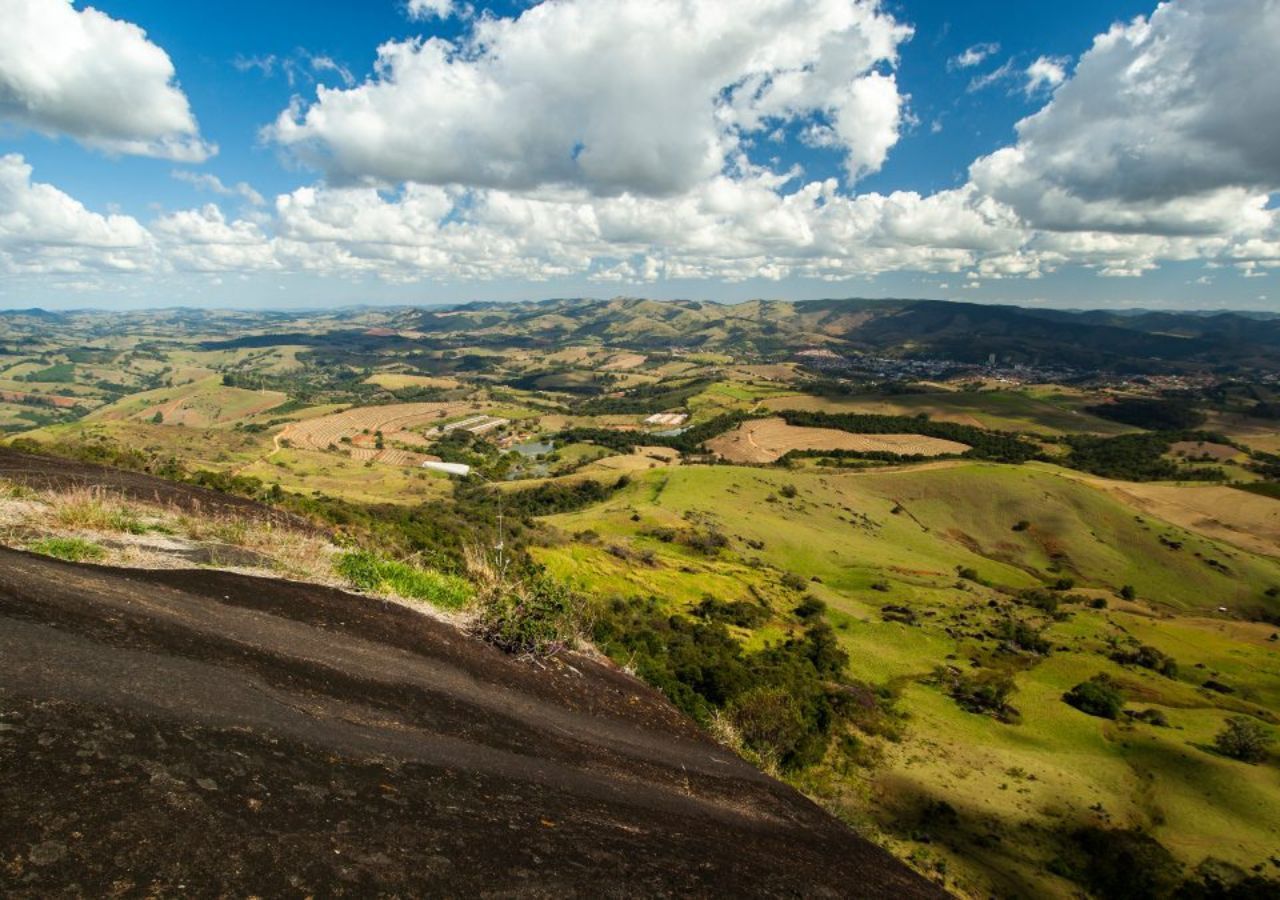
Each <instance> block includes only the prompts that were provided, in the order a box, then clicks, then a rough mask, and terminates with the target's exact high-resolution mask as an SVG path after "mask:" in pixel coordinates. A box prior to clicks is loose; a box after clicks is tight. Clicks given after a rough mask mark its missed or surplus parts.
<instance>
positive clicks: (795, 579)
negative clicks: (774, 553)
mask: <svg viewBox="0 0 1280 900" xmlns="http://www.w3.org/2000/svg"><path fill="white" fill-rule="evenodd" d="M781 581H782V586H783V587H785V588H790V589H791V590H793V591H803V590H804V589H805V588H806V587H808V586H809V582H807V581H805V580H804V577H803V576H801V575H797V574H796V573H795V572H783V573H782V579H781Z"/></svg>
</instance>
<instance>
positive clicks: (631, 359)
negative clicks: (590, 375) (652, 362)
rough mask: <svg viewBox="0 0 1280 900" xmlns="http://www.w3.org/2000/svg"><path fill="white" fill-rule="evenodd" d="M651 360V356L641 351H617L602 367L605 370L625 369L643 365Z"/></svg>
mask: <svg viewBox="0 0 1280 900" xmlns="http://www.w3.org/2000/svg"><path fill="white" fill-rule="evenodd" d="M648 361H649V357H647V356H645V355H643V354H640V353H616V354H614V355H613V356H611V357H609V358H608V359H607V360H605V361H604V363H602V364H601V366H600V368H601V369H604V370H605V371H615V372H616V371H625V370H627V369H634V368H637V367H639V366H643V365H644V364H645V363H646V362H648Z"/></svg>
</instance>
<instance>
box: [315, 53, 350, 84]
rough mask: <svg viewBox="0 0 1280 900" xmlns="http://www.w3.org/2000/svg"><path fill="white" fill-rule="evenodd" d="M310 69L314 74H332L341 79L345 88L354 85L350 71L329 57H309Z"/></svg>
mask: <svg viewBox="0 0 1280 900" xmlns="http://www.w3.org/2000/svg"><path fill="white" fill-rule="evenodd" d="M309 59H310V62H311V68H312V70H313V71H316V72H332V73H334V74H335V75H337V76H338V77H339V78H340V79H342V83H343V84H345V85H346V86H347V87H351V86H352V85H354V84H355V83H356V77H355V76H354V75H352V74H351V70H350V69H348V68H347V67H346V66H344V65H343V64H342V63H340V62H337V61H335V60H334V59H333V58H332V57H330V56H311V57H309Z"/></svg>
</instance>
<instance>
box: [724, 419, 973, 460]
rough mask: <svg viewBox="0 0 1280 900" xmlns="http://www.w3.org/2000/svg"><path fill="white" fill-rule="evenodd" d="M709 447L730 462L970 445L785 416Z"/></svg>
mask: <svg viewBox="0 0 1280 900" xmlns="http://www.w3.org/2000/svg"><path fill="white" fill-rule="evenodd" d="M707 448H708V449H709V450H711V451H712V452H714V453H716V454H718V455H720V456H722V457H723V458H725V459H727V460H729V461H730V462H740V463H770V462H774V461H776V460H778V459H780V458H781V457H782V456H784V455H785V454H786V453H787V452H788V451H790V450H856V451H859V452H863V453H898V454H902V455H904V456H943V455H945V454H948V453H964V452H965V451H966V450H968V449H969V447H968V445H967V444H961V443H957V442H956V441H946V440H942V439H941V438H931V437H924V436H923V435H919V434H850V433H849V432H847V431H837V430H835V429H832V428H801V427H797V426H794V425H788V424H787V423H786V422H784V421H783V420H782V419H755V420H753V421H750V422H745V423H743V424H742V425H740V426H739V427H738V428H736V429H734V430H733V431H730V432H728V433H727V434H722V435H720V436H719V437H717V438H713V439H712V440H710V441H707Z"/></svg>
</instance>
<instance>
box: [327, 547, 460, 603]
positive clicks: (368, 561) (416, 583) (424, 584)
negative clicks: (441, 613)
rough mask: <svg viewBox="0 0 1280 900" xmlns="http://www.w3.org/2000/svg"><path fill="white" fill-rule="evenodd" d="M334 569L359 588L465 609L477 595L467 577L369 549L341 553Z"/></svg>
mask: <svg viewBox="0 0 1280 900" xmlns="http://www.w3.org/2000/svg"><path fill="white" fill-rule="evenodd" d="M334 569H335V570H336V571H337V573H338V574H339V575H340V576H341V577H342V578H344V579H346V581H347V582H348V583H350V584H351V586H352V587H354V588H356V589H357V590H361V591H367V592H369V593H389V594H395V595H396V596H398V597H404V598H405V599H407V600H421V601H423V602H426V603H430V604H431V605H432V606H438V607H440V608H442V609H462V608H463V607H465V606H466V605H467V604H468V603H470V602H471V598H472V595H473V591H472V588H471V584H470V583H469V582H468V581H467V580H466V579H464V578H459V577H458V576H456V575H446V574H445V573H443V572H438V571H436V570H435V569H420V568H418V567H417V566H412V565H410V564H408V563H403V562H398V561H397V560H393V559H387V558H386V557H383V556H379V555H378V554H376V553H372V552H370V551H368V550H356V551H352V552H349V553H343V554H340V555H339V556H338V557H337V559H336V560H335V562H334Z"/></svg>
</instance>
